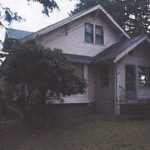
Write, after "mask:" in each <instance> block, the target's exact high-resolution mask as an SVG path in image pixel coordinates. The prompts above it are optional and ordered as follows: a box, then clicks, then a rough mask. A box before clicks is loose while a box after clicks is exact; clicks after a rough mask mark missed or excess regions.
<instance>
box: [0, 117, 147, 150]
mask: <svg viewBox="0 0 150 150" xmlns="http://www.w3.org/2000/svg"><path fill="white" fill-rule="evenodd" d="M0 150H150V121H120V120H115V119H113V118H110V119H104V118H101V117H94V118H90V119H89V118H88V119H87V118H86V119H83V118H78V119H77V118H76V119H70V120H67V121H63V122H62V123H60V124H58V123H57V124H56V126H55V125H54V124H53V125H51V126H49V127H45V128H44V129H37V128H36V129H32V130H31V129H26V128H23V127H22V126H21V125H17V126H13V127H1V128H0Z"/></svg>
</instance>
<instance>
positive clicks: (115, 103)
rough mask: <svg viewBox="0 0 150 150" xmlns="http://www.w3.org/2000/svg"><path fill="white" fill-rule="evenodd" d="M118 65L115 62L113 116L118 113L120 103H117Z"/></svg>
mask: <svg viewBox="0 0 150 150" xmlns="http://www.w3.org/2000/svg"><path fill="white" fill-rule="evenodd" d="M117 68H118V65H117V63H116V64H114V82H115V83H114V109H115V116H119V115H120V105H119V103H118V101H119V84H118V82H119V78H120V77H119V73H118V69H117Z"/></svg>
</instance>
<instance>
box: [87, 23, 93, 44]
mask: <svg viewBox="0 0 150 150" xmlns="http://www.w3.org/2000/svg"><path fill="white" fill-rule="evenodd" d="M85 42H89V43H93V42H94V38H93V24H90V23H85Z"/></svg>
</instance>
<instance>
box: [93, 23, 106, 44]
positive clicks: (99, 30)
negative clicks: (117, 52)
mask: <svg viewBox="0 0 150 150" xmlns="http://www.w3.org/2000/svg"><path fill="white" fill-rule="evenodd" d="M95 42H96V44H104V39H103V27H102V26H98V25H96V26H95Z"/></svg>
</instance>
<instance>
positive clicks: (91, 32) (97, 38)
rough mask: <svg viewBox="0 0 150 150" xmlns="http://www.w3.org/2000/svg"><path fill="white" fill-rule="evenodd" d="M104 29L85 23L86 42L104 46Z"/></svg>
mask: <svg viewBox="0 0 150 150" xmlns="http://www.w3.org/2000/svg"><path fill="white" fill-rule="evenodd" d="M103 35H104V34H103V27H102V26H100V25H95V24H91V23H85V42H87V43H93V44H104V36H103Z"/></svg>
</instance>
